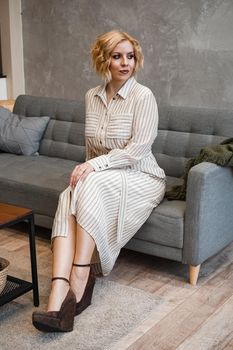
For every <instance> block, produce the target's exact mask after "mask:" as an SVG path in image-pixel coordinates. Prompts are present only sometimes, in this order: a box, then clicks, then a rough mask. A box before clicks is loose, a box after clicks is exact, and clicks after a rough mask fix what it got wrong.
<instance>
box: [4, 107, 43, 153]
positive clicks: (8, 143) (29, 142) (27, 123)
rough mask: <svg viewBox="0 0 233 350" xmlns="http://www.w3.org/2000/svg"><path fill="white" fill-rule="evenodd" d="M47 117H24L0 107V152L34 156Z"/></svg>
mask: <svg viewBox="0 0 233 350" xmlns="http://www.w3.org/2000/svg"><path fill="white" fill-rule="evenodd" d="M49 119H50V118H49V117H47V116H45V117H24V116H19V115H17V114H13V113H12V112H11V111H9V110H8V109H6V108H3V107H0V150H2V151H4V152H8V153H15V154H23V155H26V156H30V155H33V154H36V152H37V151H38V149H39V147H40V140H41V138H42V136H43V134H44V132H45V129H46V127H47V124H48V122H49Z"/></svg>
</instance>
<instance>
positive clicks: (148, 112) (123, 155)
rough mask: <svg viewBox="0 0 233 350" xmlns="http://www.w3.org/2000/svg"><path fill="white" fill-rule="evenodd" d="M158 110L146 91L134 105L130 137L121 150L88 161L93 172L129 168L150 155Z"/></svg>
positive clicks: (150, 95) (150, 94) (149, 93)
mask: <svg viewBox="0 0 233 350" xmlns="http://www.w3.org/2000/svg"><path fill="white" fill-rule="evenodd" d="M157 128H158V109H157V103H156V100H155V98H154V95H153V94H152V92H151V91H150V90H149V89H148V90H147V91H146V93H145V94H143V96H142V97H140V99H139V100H138V101H137V102H136V103H135V106H134V116H133V124H132V137H131V138H130V140H129V141H128V143H127V145H126V146H125V148H123V149H118V148H117V149H113V150H111V151H110V152H109V153H108V154H104V155H101V156H99V157H95V158H93V159H90V160H88V163H90V164H91V165H92V166H93V168H94V169H95V171H102V170H105V169H109V168H121V167H126V166H131V165H134V164H135V163H137V162H138V161H140V160H141V159H143V158H146V157H147V156H149V155H150V154H151V146H152V143H153V141H154V139H155V137H156V135H157Z"/></svg>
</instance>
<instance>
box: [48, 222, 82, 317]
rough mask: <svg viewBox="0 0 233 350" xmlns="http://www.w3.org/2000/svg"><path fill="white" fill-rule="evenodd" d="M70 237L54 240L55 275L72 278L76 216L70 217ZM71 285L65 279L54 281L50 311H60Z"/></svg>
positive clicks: (53, 269) (50, 298)
mask: <svg viewBox="0 0 233 350" xmlns="http://www.w3.org/2000/svg"><path fill="white" fill-rule="evenodd" d="M69 227H70V230H69V235H68V237H56V238H55V239H54V242H53V267H52V276H53V277H64V278H67V279H68V280H69V279H70V273H71V269H72V263H73V259H74V254H75V242H76V237H75V235H76V220H75V218H74V216H73V215H72V216H70V218H69ZM68 290H69V285H68V283H66V282H65V281H63V280H55V281H53V282H52V289H51V293H50V296H49V302H48V311H58V310H59V309H60V307H61V304H62V302H63V300H64V299H65V297H66V294H67V293H68Z"/></svg>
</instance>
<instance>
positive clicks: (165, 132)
mask: <svg viewBox="0 0 233 350" xmlns="http://www.w3.org/2000/svg"><path fill="white" fill-rule="evenodd" d="M228 137H233V111H230V110H216V109H207V108H191V107H172V106H170V107H169V106H166V107H165V106H161V107H159V130H158V136H157V138H156V140H155V142H154V144H153V153H154V154H155V157H156V159H157V161H158V163H159V165H160V166H161V167H162V168H163V169H164V170H165V173H166V174H167V175H169V176H176V177H180V176H182V174H183V173H184V169H185V166H186V163H187V161H188V159H190V158H191V157H195V156H197V155H198V154H199V151H200V149H201V148H202V147H205V146H212V145H216V144H218V143H220V142H222V141H223V140H224V139H226V138H228Z"/></svg>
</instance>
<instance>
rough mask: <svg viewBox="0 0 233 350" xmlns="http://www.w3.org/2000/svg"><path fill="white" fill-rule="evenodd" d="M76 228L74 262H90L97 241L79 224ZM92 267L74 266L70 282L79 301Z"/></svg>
mask: <svg viewBox="0 0 233 350" xmlns="http://www.w3.org/2000/svg"><path fill="white" fill-rule="evenodd" d="M76 227H77V229H76V249H75V256H74V263H76V264H89V263H90V262H91V258H92V254H93V252H94V249H95V241H94V240H93V238H92V237H91V236H90V235H89V233H87V232H86V231H85V230H84V229H83V228H82V227H81V226H80V225H79V224H77V226H76ZM89 271H90V267H73V268H72V272H71V276H70V283H71V288H72V290H73V292H74V293H75V295H76V300H77V302H79V301H80V299H81V297H82V295H83V292H84V289H85V287H86V283H87V279H88V276H89Z"/></svg>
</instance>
